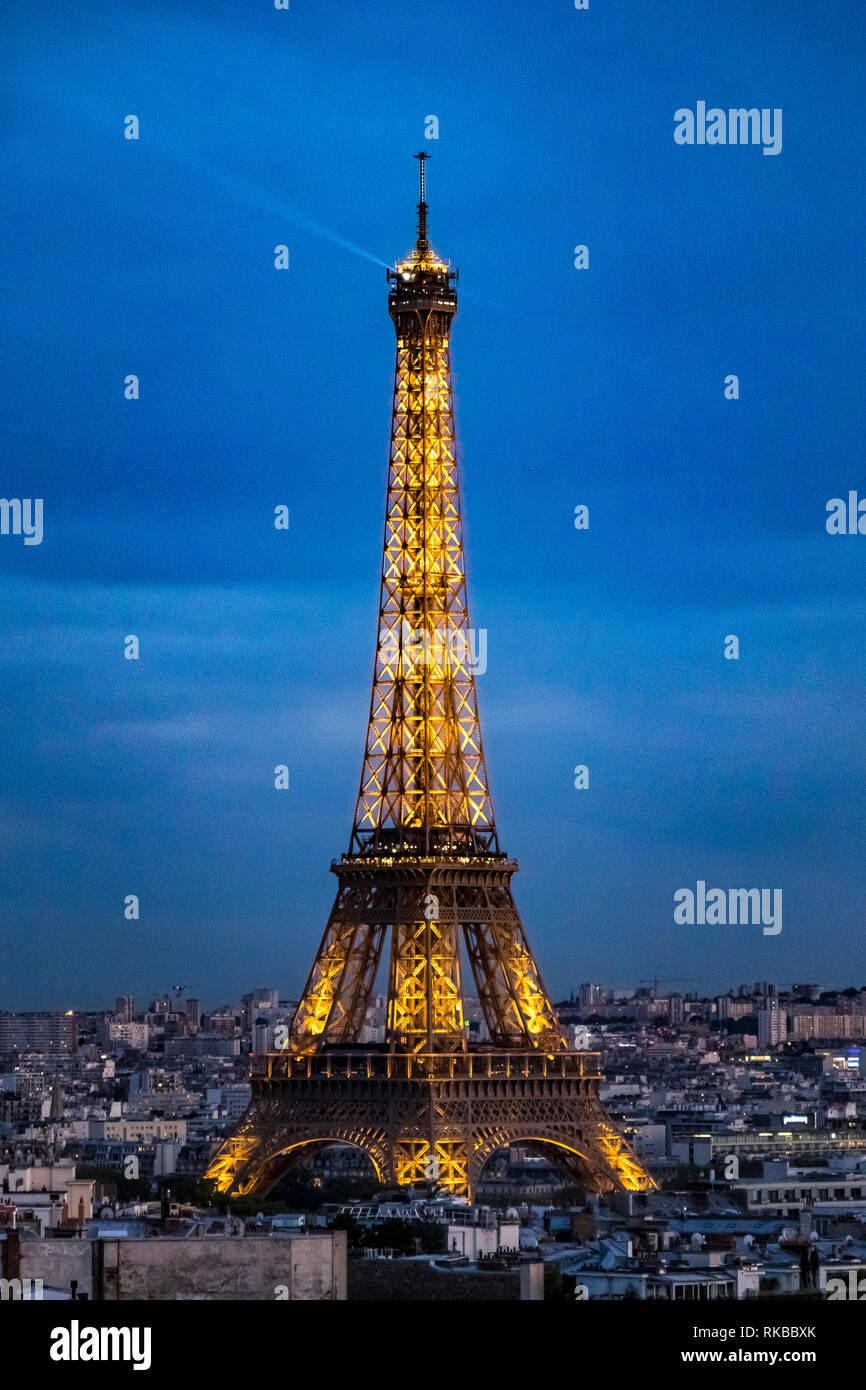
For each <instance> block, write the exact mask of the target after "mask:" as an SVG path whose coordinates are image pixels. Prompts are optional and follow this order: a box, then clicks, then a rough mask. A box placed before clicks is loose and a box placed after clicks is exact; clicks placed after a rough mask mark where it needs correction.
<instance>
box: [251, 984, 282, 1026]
mask: <svg viewBox="0 0 866 1390" xmlns="http://www.w3.org/2000/svg"><path fill="white" fill-rule="evenodd" d="M279 1004H280V991H279V990H278V989H254V990H251V991H250V993H249V994H244V995H243V996H242V997H241V1026H242V1028H243V1029H244V1031H245V1032H251V1031H252V1027H253V1024H254V1023H255V1020H256V1018H257V1016H258V1014H259V1012H260V1010H262V1009H277V1008H279Z"/></svg>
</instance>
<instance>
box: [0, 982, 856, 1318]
mask: <svg viewBox="0 0 866 1390" xmlns="http://www.w3.org/2000/svg"><path fill="white" fill-rule="evenodd" d="M297 1004H298V1000H287V999H281V998H280V997H279V991H278V990H276V989H256V990H251V991H249V992H248V993H246V994H244V995H243V996H242V998H241V999H240V1000H237V1001H234V1002H230V1003H225V1004H221V1005H220V1006H218V1007H214V1008H206V1007H204V1006H203V1005H202V1002H201V1001H200V1000H198V999H196V998H194V997H192V996H190V995H185V994H184V992H183V991H182V989H181V988H180V987H174V988H172V989H170V990H168V991H166V992H165V993H164V994H162V995H159V996H158V997H156V998H154V999H151V1000H147V1001H145V1000H142V1001H139V1002H137V1001H136V1000H135V999H134V998H133V997H132V996H131V995H121V996H119V997H118V998H117V999H116V1000H115V1001H114V1007H110V1008H106V1009H102V1010H95V1011H79V1010H74V1009H70V1010H63V1011H57V1012H50V1011H41V1012H4V1013H2V1014H0V1059H2V1068H3V1069H2V1071H0V1177H2V1195H0V1233H2V1235H3V1236H5V1238H6V1242H7V1245H8V1242H9V1240H10V1237H12V1236H14V1235H17V1236H18V1241H19V1244H18V1250H19V1266H18V1267H19V1270H20V1275H19V1277H22V1278H23V1279H30V1280H32V1281H36V1280H39V1281H41V1283H40V1285H39V1286H38V1287H40V1288H41V1290H42V1296H43V1297H44V1298H46V1299H48V1298H55V1299H64V1298H67V1299H68V1298H69V1297H70V1296H71V1295H70V1284H71V1281H72V1279H75V1280H76V1286H77V1290H78V1297H79V1298H80V1297H82V1296H89V1297H90V1298H92V1299H97V1298H102V1299H104V1298H110V1297H122V1296H124V1295H123V1294H118V1293H116V1292H115V1293H113V1294H112V1293H110V1292H109V1291H108V1290H107V1289H105V1288H100V1287H99V1286H98V1282H97V1279H96V1276H95V1273H94V1271H93V1268H92V1262H91V1261H90V1259H89V1258H88V1257H89V1253H90V1252H89V1245H90V1244H92V1242H101V1241H112V1240H120V1239H122V1240H124V1241H129V1242H133V1241H136V1242H141V1241H144V1240H147V1239H148V1238H149V1237H150V1238H152V1237H159V1238H160V1241H161V1243H160V1244H157V1243H154V1242H153V1241H152V1240H150V1241H149V1242H148V1250H149V1252H150V1254H151V1262H150V1274H149V1277H150V1278H151V1279H152V1280H153V1287H152V1289H151V1290H150V1292H149V1294H148V1295H147V1296H150V1297H154V1298H156V1297H166V1296H168V1295H167V1292H166V1288H167V1286H171V1287H172V1288H173V1289H174V1288H176V1287H177V1284H178V1273H177V1269H176V1266H175V1260H174V1255H173V1250H174V1248H175V1247H174V1245H173V1242H174V1240H176V1239H180V1238H190V1237H191V1236H201V1237H204V1238H206V1239H208V1240H217V1239H221V1240H222V1241H223V1242H224V1244H225V1245H226V1246H228V1247H229V1248H230V1247H231V1245H232V1243H233V1242H234V1241H236V1240H238V1239H239V1238H240V1236H239V1232H240V1230H243V1231H244V1232H245V1238H246V1239H247V1240H248V1239H249V1238H250V1237H251V1236H252V1237H256V1238H259V1239H261V1241H262V1243H263V1245H264V1243H265V1241H266V1239H267V1240H268V1241H269V1242H271V1244H270V1247H269V1248H270V1249H274V1242H277V1241H280V1240H283V1239H290V1238H292V1237H298V1236H299V1235H300V1234H301V1233H303V1234H304V1235H307V1234H314V1233H315V1234H316V1235H317V1237H319V1238H320V1245H321V1255H320V1258H319V1260H318V1261H313V1262H311V1263H310V1266H309V1269H308V1270H307V1272H306V1277H307V1279H308V1281H309V1283H308V1286H307V1287H306V1288H304V1289H301V1288H298V1289H296V1290H295V1291H294V1292H293V1293H292V1294H291V1296H292V1297H301V1298H311V1297H312V1298H326V1299H327V1298H345V1297H349V1298H350V1299H351V1298H367V1299H370V1298H387V1299H393V1298H398V1297H399V1298H418V1299H430V1298H434V1299H438V1298H443V1299H445V1298H454V1297H459V1298H461V1299H466V1298H470V1299H482V1300H487V1299H503V1298H517V1297H520V1282H521V1271H526V1270H536V1269H538V1270H540V1271H541V1279H542V1289H543V1290H544V1291H545V1296H546V1297H548V1298H558V1299H564V1298H567V1297H569V1296H570V1297H572V1298H574V1297H575V1296H577V1297H578V1298H592V1299H609V1300H619V1299H624V1298H625V1299H650V1300H652V1299H670V1300H675V1299H687V1300H695V1299H697V1300H715V1299H734V1300H737V1299H740V1300H741V1299H750V1298H755V1297H757V1296H758V1295H759V1294H764V1295H765V1297H766V1298H771V1297H776V1298H781V1297H784V1295H785V1294H787V1295H789V1296H792V1295H798V1294H799V1293H800V1292H801V1291H804V1290H810V1291H812V1290H814V1291H817V1292H819V1294H821V1295H823V1296H824V1297H826V1298H827V1299H828V1300H831V1301H832V1300H834V1299H848V1298H850V1297H851V1296H852V1294H851V1289H852V1288H856V1289H859V1287H860V1285H859V1281H860V1279H861V1278H862V1268H863V1262H864V1261H866V988H855V987H844V988H840V989H836V988H833V989H830V988H826V987H824V986H822V985H820V984H808V983H806V984H795V985H793V986H791V987H789V988H786V989H783V988H781V987H777V986H776V985H775V984H774V983H772V982H771V981H756V982H752V983H747V984H741V985H738V986H736V987H735V988H733V989H730V990H728V991H727V992H725V993H724V994H720V995H717V996H714V997H701V996H698V995H696V994H692V993H686V992H681V991H680V990H673V989H670V988H669V987H668V986H667V985H666V984H665V982H664V981H662V980H659V979H657V978H656V979H653V980H650V981H647V982H646V983H645V984H641V985H638V986H637V987H636V988H635V989H634V990H633V991H630V992H628V993H627V994H621V993H617V992H614V991H612V990H609V989H606V988H605V987H604V986H603V985H602V984H599V983H583V984H580V985H579V986H577V987H576V988H575V989H574V990H573V991H570V992H569V997H568V998H567V999H565V1000H562V1001H559V1002H557V1004H556V1016H557V1020H558V1022H559V1025H560V1027H561V1029H562V1031H563V1034H564V1036H565V1038H566V1040H567V1043H568V1046H569V1048H570V1049H572V1050H574V1051H578V1052H599V1053H600V1055H601V1061H602V1070H603V1073H604V1081H603V1083H602V1086H601V1097H602V1100H603V1102H604V1104H605V1106H606V1108H607V1111H608V1113H609V1114H610V1116H611V1118H612V1119H613V1120H614V1122H615V1123H616V1124H617V1125H618V1126H619V1127H620V1128H621V1129H622V1131H623V1133H624V1134H625V1135H626V1136H627V1138H628V1142H629V1144H630V1145H631V1147H632V1149H633V1150H634V1152H635V1154H636V1155H637V1156H638V1158H639V1159H640V1161H641V1162H642V1163H643V1164H644V1165H646V1167H647V1169H648V1170H649V1171H650V1172H651V1173H652V1175H653V1177H654V1179H655V1181H656V1184H657V1187H656V1188H655V1190H653V1191H649V1192H640V1193H632V1192H620V1193H615V1192H612V1193H608V1194H602V1195H598V1196H593V1195H590V1194H587V1193H581V1192H578V1191H577V1190H576V1189H575V1187H574V1185H573V1183H572V1182H570V1181H569V1179H568V1177H567V1176H565V1177H564V1176H563V1174H562V1172H561V1171H560V1170H559V1169H558V1168H557V1166H556V1164H554V1163H552V1162H551V1161H550V1158H549V1156H545V1155H544V1154H542V1153H539V1152H537V1151H534V1150H533V1148H532V1146H528V1147H527V1146H524V1145H521V1144H520V1143H515V1144H512V1145H509V1146H508V1147H507V1148H504V1149H502V1150H500V1151H498V1152H497V1153H496V1154H495V1156H494V1157H493V1159H492V1160H491V1161H490V1163H489V1164H488V1165H487V1168H486V1169H485V1172H484V1174H483V1177H482V1180H481V1182H480V1184H479V1186H478V1188H477V1190H476V1192H475V1193H474V1194H473V1200H472V1202H471V1203H470V1202H468V1201H467V1199H466V1198H465V1197H463V1198H460V1197H454V1196H452V1195H450V1194H449V1193H448V1192H447V1191H445V1190H443V1189H442V1187H441V1186H440V1184H439V1183H437V1181H436V1180H435V1179H434V1178H432V1177H431V1178H429V1179H427V1178H421V1179H420V1180H418V1181H416V1182H413V1183H411V1184H410V1185H408V1186H407V1187H404V1188H402V1189H398V1188H396V1187H395V1188H392V1189H391V1190H390V1191H388V1190H384V1189H383V1185H382V1182H381V1180H380V1177H379V1176H378V1174H377V1173H376V1171H375V1169H374V1167H373V1164H372V1163H371V1162H370V1160H369V1159H368V1158H367V1157H366V1156H365V1155H364V1154H363V1153H362V1152H361V1151H360V1150H359V1149H357V1148H354V1147H348V1146H343V1147H340V1146H332V1147H327V1148H323V1149H322V1150H321V1151H318V1152H316V1153H315V1154H314V1155H313V1156H312V1157H311V1158H310V1160H309V1161H308V1162H307V1163H305V1164H304V1165H303V1166H302V1167H300V1168H297V1169H295V1170H294V1171H293V1170H289V1172H288V1173H287V1174H286V1175H285V1176H284V1178H283V1180H282V1181H281V1182H280V1183H278V1185H277V1186H276V1187H275V1189H274V1190H273V1191H272V1192H270V1193H269V1194H268V1197H267V1198H266V1199H264V1198H262V1199H260V1198H259V1197H257V1196H256V1197H251V1198H246V1199H241V1200H240V1201H239V1202H238V1203H237V1204H236V1207H235V1208H234V1210H235V1211H236V1213H237V1215H233V1214H232V1211H230V1210H229V1209H228V1207H226V1206H225V1205H223V1204H217V1205H213V1203H212V1199H211V1193H210V1192H209V1191H208V1184H207V1182H206V1181H204V1180H203V1175H204V1174H205V1172H206V1171H207V1168H208V1164H209V1162H210V1160H211V1156H212V1154H213V1152H214V1150H215V1149H216V1148H218V1147H219V1145H220V1142H221V1140H222V1139H223V1137H224V1136H225V1135H226V1134H227V1133H230V1132H231V1131H232V1130H233V1129H234V1128H235V1127H236V1126H237V1124H238V1122H239V1120H240V1119H241V1118H242V1116H243V1114H244V1112H245V1111H246V1109H247V1106H248V1104H249V1101H250V1078H249V1073H250V1065H251V1059H250V1053H252V1054H253V1058H254V1059H255V1056H256V1055H260V1056H265V1055H267V1054H273V1053H275V1052H276V1051H277V1030H278V1029H279V1028H280V1027H281V1024H282V1021H283V1020H284V1019H285V1018H286V1016H287V1015H288V1016H291V1015H292V1014H293V1013H294V1011H295V1010H296V1008H297ZM465 1017H466V1022H467V1025H468V1034H469V1038H470V1047H471V1048H483V1047H484V1045H485V1044H487V1045H489V1042H490V1039H489V1035H488V1032H487V1029H486V1026H485V1022H484V1016H483V1011H482V1009H481V1007H480V1005H479V1003H478V1000H477V999H472V998H469V997H467V999H466V1013H465ZM386 1029H387V1019H386V1008H385V999H384V997H383V996H376V997H374V999H373V1001H372V1003H371V1006H370V1007H369V1009H368V1010H367V1012H366V1014H365V1018H364V1023H363V1027H362V1029H361V1031H360V1035H359V1039H358V1043H359V1046H358V1049H357V1055H358V1058H359V1061H360V1059H362V1058H363V1056H364V1051H365V1049H370V1051H371V1052H373V1051H374V1050H375V1049H376V1048H377V1047H379V1046H381V1044H382V1042H383V1041H384V1039H385V1036H386ZM252 1065H253V1070H254V1071H255V1065H256V1064H255V1060H253V1064H252ZM332 1232H339V1233H340V1236H339V1240H340V1242H341V1245H340V1248H339V1250H338V1251H337V1252H335V1251H333V1250H331V1249H330V1248H329V1242H330V1241H332V1240H334V1239H335V1236H334V1235H332V1234H330V1233H332ZM343 1242H345V1243H346V1244H345V1245H344V1244H343ZM210 1248H211V1250H213V1248H214V1247H210ZM159 1250H162V1252H163V1259H162V1261H159V1260H156V1259H155V1258H154V1252H157V1253H158V1251H159ZM374 1253H375V1255H376V1256H377V1257H376V1258H371V1255H373V1254H374ZM67 1276H68V1277H67ZM130 1277H134V1276H133V1275H132V1274H131V1275H130ZM245 1277H247V1278H250V1279H251V1282H250V1283H249V1284H248V1285H247V1286H246V1287H244V1286H243V1285H242V1284H241V1283H240V1281H239V1280H238V1279H237V1277H236V1276H231V1277H230V1276H229V1273H228V1272H227V1268H226V1265H225V1263H224V1262H217V1261H216V1260H215V1259H214V1258H213V1256H211V1269H210V1272H209V1274H208V1275H207V1276H206V1273H205V1271H204V1269H199V1268H198V1267H197V1266H195V1265H194V1264H193V1265H191V1266H190V1267H189V1268H187V1269H185V1270H184V1273H183V1275H182V1277H181V1283H180V1288H181V1290H182V1291H185V1293H186V1296H192V1294H193V1292H194V1290H195V1289H196V1287H198V1288H199V1290H200V1292H201V1290H202V1289H205V1290H206V1292H207V1293H208V1294H209V1296H211V1297H214V1298H224V1297H236V1298H238V1297H246V1298H256V1297H259V1298H263V1297H266V1296H267V1297H273V1296H274V1294H273V1292H272V1291H271V1290H270V1289H268V1290H267V1291H265V1289H264V1286H263V1284H262V1282H261V1281H262V1280H263V1279H266V1278H267V1270H266V1268H265V1267H263V1268H262V1269H261V1270H256V1271H254V1272H253V1273H252V1274H251V1275H249V1274H245ZM523 1277H524V1279H527V1278H528V1276H527V1275H526V1274H525V1273H524V1275H523ZM103 1278H105V1276H104V1275H103ZM208 1278H210V1280H211V1282H210V1284H209V1285H208V1283H207V1279H208ZM197 1280H200V1281H202V1282H201V1283H200V1284H199V1285H197V1284H196V1281H197ZM256 1280H258V1281H259V1282H258V1285H257V1283H256ZM578 1286H579V1287H578ZM32 1287H34V1288H35V1287H37V1285H36V1284H35V1282H34V1284H33V1285H32ZM575 1290H577V1294H575ZM125 1296H127V1297H130V1296H138V1297H141V1296H142V1293H141V1291H139V1292H138V1293H137V1294H131V1293H127V1294H126V1295H125ZM175 1296H183V1292H182V1293H181V1294H177V1293H176V1294H175ZM286 1296H288V1295H286Z"/></svg>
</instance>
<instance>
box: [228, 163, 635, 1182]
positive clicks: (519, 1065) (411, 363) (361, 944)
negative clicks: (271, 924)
mask: <svg viewBox="0 0 866 1390" xmlns="http://www.w3.org/2000/svg"><path fill="white" fill-rule="evenodd" d="M416 157H417V158H418V160H419V162H420V184H421V188H420V201H419V203H418V237H417V240H416V242H415V248H414V250H413V251H412V252H411V254H410V255H408V256H407V257H406V258H405V260H402V261H400V262H398V263H397V265H396V266H395V268H394V269H393V270H389V271H388V272H387V275H388V283H389V295H388V310H389V313H390V315H391V318H392V319H393V321H394V327H395V329H396V332H397V359H396V368H395V373H394V404H393V417H392V425H391V453H390V468H389V476H388V497H387V504H386V514H385V553H384V562H383V567H382V587H381V601H380V607H379V633H378V641H377V645H376V662H375V669H374V674H373V698H372V702H371V705H370V719H369V726H368V730H367V743H366V749H365V753H364V766H363V771H362V774H361V786H360V791H359V794H358V803H357V808H356V811H355V819H354V824H353V827H352V836H351V841H350V846H349V851H348V853H347V854H344V855H343V856H342V858H341V859H340V860H339V861H338V862H336V863H334V864H332V865H331V869H332V872H333V873H334V874H336V876H337V882H338V888H337V897H336V901H335V903H334V907H333V909H332V911H331V916H330V918H329V920H328V924H327V926H326V928H325V934H324V936H323V938H322V943H321V945H320V947H319V951H318V954H317V956H316V959H315V962H314V964H313V968H312V970H311V971H310V975H309V979H308V980H307V983H306V986H305V988H304V992H303V996H302V998H301V1001H300V1004H299V1006H298V1009H297V1011H296V1013H295V1015H294V1018H293V1020H292V1023H291V1027H290V1029H286V1030H284V1031H285V1033H286V1036H285V1038H284V1039H282V1041H284V1042H285V1047H284V1049H283V1050H282V1051H279V1052H275V1053H273V1054H268V1055H256V1056H254V1057H253V1059H252V1070H251V1081H252V1099H251V1102H250V1106H249V1109H248V1110H247V1112H246V1114H245V1115H244V1116H243V1118H242V1120H241V1121H240V1123H239V1125H238V1128H237V1130H236V1131H235V1133H234V1135H233V1136H232V1137H231V1138H230V1139H228V1140H226V1142H225V1143H224V1144H223V1145H222V1148H221V1149H220V1151H219V1152H218V1153H217V1155H216V1156H215V1158H214V1160H213V1161H212V1163H211V1166H210V1169H209V1171H208V1176H209V1177H211V1178H214V1179H216V1181H217V1185H218V1188H219V1190H220V1191H223V1192H231V1193H251V1192H258V1193H264V1192H267V1191H268V1190H269V1189H270V1188H271V1187H272V1186H273V1185H274V1183H275V1182H276V1181H277V1180H278V1179H279V1177H280V1176H281V1174H282V1172H283V1171H284V1170H285V1168H286V1167H287V1165H288V1164H289V1163H290V1162H291V1161H293V1160H295V1159H298V1158H300V1159H304V1158H305V1157H307V1156H309V1155H310V1154H311V1153H312V1152H314V1151H315V1150H316V1149H320V1148H322V1147H324V1146H327V1145H329V1144H335V1143H342V1144H351V1145H355V1146H357V1147H358V1148H360V1149H362V1150H363V1151H364V1152H365V1153H366V1154H367V1155H368V1156H369V1158H370V1159H371V1160H372V1162H373V1164H374V1165H375V1168H376V1170H377V1172H378V1174H379V1176H380V1178H381V1180H382V1182H383V1183H384V1184H393V1183H398V1184H406V1183H410V1182H415V1181H423V1180H432V1181H435V1182H437V1183H438V1184H440V1185H441V1186H442V1187H444V1188H445V1189H447V1190H450V1191H451V1192H453V1193H455V1194H456V1193H461V1194H466V1193H469V1194H471V1193H472V1192H473V1190H474V1189H475V1187H476V1185H477V1183H478V1180H479V1177H480V1174H481V1171H482V1168H483V1166H484V1164H485V1162H486V1161H487V1159H488V1158H489V1157H490V1156H491V1154H493V1153H494V1152H495V1151H496V1150H498V1149H501V1148H503V1147H505V1146H507V1145H508V1144H511V1143H519V1144H521V1145H526V1146H527V1147H529V1148H541V1149H543V1150H544V1151H545V1152H547V1153H548V1154H550V1155H551V1156H552V1157H555V1158H558V1159H559V1160H560V1163H561V1166H563V1167H565V1168H566V1169H567V1170H569V1172H570V1173H571V1175H572V1176H573V1177H574V1178H576V1179H577V1180H578V1181H579V1182H580V1183H581V1184H582V1185H583V1186H585V1187H588V1188H592V1189H595V1190H603V1189H611V1188H616V1187H620V1188H626V1189H632V1190H641V1189H645V1188H649V1187H652V1186H654V1184H653V1182H652V1179H651V1178H650V1177H649V1176H648V1175H647V1173H646V1172H645V1171H644V1170H643V1169H642V1167H641V1165H640V1163H639V1162H638V1161H637V1159H636V1158H635V1156H634V1155H633V1153H632V1152H631V1151H630V1149H629V1148H628V1146H627V1144H626V1142H625V1141H624V1139H623V1138H622V1137H621V1135H620V1134H619V1133H618V1132H617V1130H616V1129H615V1127H614V1125H613V1124H612V1123H611V1121H610V1119H609V1117H608V1115H607V1114H606V1112H605V1110H604V1107H603V1106H602V1104H601V1102H600V1100H599V1084H600V1079H601V1075H600V1070H599V1058H598V1055H597V1054H595V1053H586V1052H583V1053H581V1052H572V1051H569V1050H568V1048H567V1045H566V1043H565V1040H564V1038H563V1036H562V1033H561V1031H560V1029H559V1027H558V1025H557V1021H556V1015H555V1013H554V1010H553V1007H552V1005H551V1003H550V999H549V998H548V995H547V992H546V990H545V988H544V985H543V984H542V981H541V976H540V975H539V972H538V968H537V967H536V964H535V962H534V960H533V957H532V954H531V952H530V950H529V946H528V944H527V940H526V936H525V933H524V930H523V926H522V924H521V921H520V917H519V915H518V912H517V908H516V907H515V904H514V899H513V897H512V894H511V878H512V875H513V874H514V872H515V870H516V869H517V864H516V863H515V861H514V860H513V859H509V857H508V856H507V855H506V854H504V853H503V852H502V851H501V850H500V848H499V841H498V837H497V833H496V826H495V823H494V819H493V810H492V807H491V801H490V793H489V789H488V781H487V771H486V768H485V763H484V754H483V751H482V745H481V729H480V725H479V722H478V707H477V701H476V693H475V670H474V667H475V665H476V661H475V652H474V649H473V646H472V634H471V632H470V628H469V613H468V608H467V599H466V577H465V570H464V560H463V541H462V533H461V518H460V492H459V486H458V474H457V457H456V450H455V438H454V409H453V404H452V397H451V361H450V346H449V338H450V330H451V320H452V318H453V317H454V313H455V311H456V308H457V292H456V283H457V272H456V271H454V270H452V269H451V268H450V267H449V266H448V265H447V264H446V263H445V262H444V261H443V260H441V258H440V257H439V256H438V255H437V254H436V253H435V252H434V251H433V250H432V249H431V246H430V243H429V241H428V239H427V202H426V196H425V168H424V161H425V159H426V155H424V154H419V155H418V156H416ZM386 943H389V944H388V955H387V962H388V963H387V976H388V984H387V999H388V1005H387V1024H386V1035H385V1041H384V1043H382V1044H380V1045H363V1044H362V1043H361V1042H360V1037H361V1033H362V1029H363V1028H364V1024H365V1018H366V1016H367V1012H368V1009H369V1006H370V1001H371V996H372V994H373V991H374V988H375V984H376V979H377V975H378V973H379V970H380V966H383V965H384V962H383V954H384V951H385V946H386ZM461 946H462V947H463V948H465V956H466V959H467V960H468V964H469V967H470V969H471V973H472V979H473V981H474V989H475V992H476V993H477V996H478V998H479V1001H480V1004H481V1008H482V1010H483V1014H484V1020H485V1022H486V1025H487V1030H488V1033H489V1042H486V1043H484V1044H480V1045H479V1044H475V1043H473V1042H470V1041H469V1038H468V1032H467V1027H466V1022H465V1020H464V1016H463V997H462V988H461Z"/></svg>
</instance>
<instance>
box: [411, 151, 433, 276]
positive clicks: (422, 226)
mask: <svg viewBox="0 0 866 1390" xmlns="http://www.w3.org/2000/svg"><path fill="white" fill-rule="evenodd" d="M415 158H416V159H417V160H418V184H419V194H420V196H419V199H418V241H417V247H418V250H419V251H421V252H424V251H426V250H427V177H426V172H425V169H424V161H425V159H429V158H430V156H429V154H428V153H427V151H426V150H420V151H419V153H418V154H416V156H415Z"/></svg>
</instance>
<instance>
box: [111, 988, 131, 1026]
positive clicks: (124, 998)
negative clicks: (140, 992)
mask: <svg viewBox="0 0 866 1390" xmlns="http://www.w3.org/2000/svg"><path fill="white" fill-rule="evenodd" d="M114 1013H115V1017H116V1020H117V1022H118V1023H131V1022H132V1020H133V1018H134V1017H135V999H134V998H133V996H132V995H131V994H118V996H117V998H116V999H115V1001H114Z"/></svg>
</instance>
